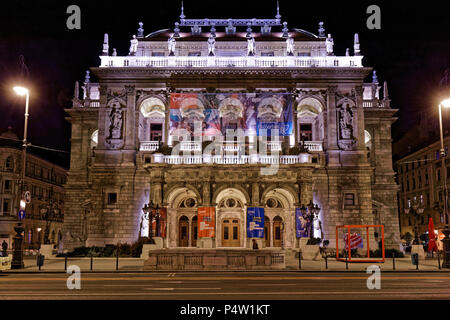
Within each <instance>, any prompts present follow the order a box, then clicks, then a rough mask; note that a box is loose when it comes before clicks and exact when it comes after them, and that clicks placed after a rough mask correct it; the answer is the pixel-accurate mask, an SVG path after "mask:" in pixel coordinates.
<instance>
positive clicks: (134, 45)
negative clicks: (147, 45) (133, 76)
mask: <svg viewBox="0 0 450 320" xmlns="http://www.w3.org/2000/svg"><path fill="white" fill-rule="evenodd" d="M138 43H139V41H138V39H136V35H133V39H131V40H130V53H129V55H130V56H135V55H136V52H137V47H138Z"/></svg>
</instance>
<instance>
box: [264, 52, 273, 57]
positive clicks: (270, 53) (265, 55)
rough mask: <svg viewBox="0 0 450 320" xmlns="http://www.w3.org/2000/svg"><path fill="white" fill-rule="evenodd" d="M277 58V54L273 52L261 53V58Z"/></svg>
mask: <svg viewBox="0 0 450 320" xmlns="http://www.w3.org/2000/svg"><path fill="white" fill-rule="evenodd" d="M273 56H275V53H274V52H273V51H272V52H261V57H273Z"/></svg>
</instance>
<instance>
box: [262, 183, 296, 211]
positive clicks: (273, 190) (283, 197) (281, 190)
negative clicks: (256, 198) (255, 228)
mask: <svg viewBox="0 0 450 320" xmlns="http://www.w3.org/2000/svg"><path fill="white" fill-rule="evenodd" d="M271 196H272V197H275V198H276V199H278V200H279V201H280V202H281V203H282V205H283V208H285V209H289V208H294V207H295V204H296V203H298V202H299V200H298V196H297V194H296V193H295V192H294V190H293V189H292V188H291V187H290V186H283V187H279V186H277V185H276V184H274V185H270V186H269V187H267V188H266V189H265V190H264V192H263V193H262V195H261V201H262V203H263V204H265V203H266V200H267V198H269V197H271Z"/></svg>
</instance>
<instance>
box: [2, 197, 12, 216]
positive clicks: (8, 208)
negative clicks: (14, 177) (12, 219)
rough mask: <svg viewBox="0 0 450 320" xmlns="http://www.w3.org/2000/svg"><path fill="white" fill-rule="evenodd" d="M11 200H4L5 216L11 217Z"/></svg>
mask: <svg viewBox="0 0 450 320" xmlns="http://www.w3.org/2000/svg"><path fill="white" fill-rule="evenodd" d="M10 209H11V208H10V200H9V199H5V200H3V206H2V212H3V215H4V216H9V215H10Z"/></svg>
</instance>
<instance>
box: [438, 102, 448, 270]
mask: <svg viewBox="0 0 450 320" xmlns="http://www.w3.org/2000/svg"><path fill="white" fill-rule="evenodd" d="M442 107H444V108H448V107H450V99H446V100H443V101H442V102H441V103H440V104H439V132H440V138H441V150H440V157H441V166H442V172H443V175H444V221H445V228H444V230H442V233H443V234H444V235H445V238H444V239H443V240H442V242H443V247H444V248H443V249H444V262H443V267H444V268H450V229H449V228H448V224H449V220H450V219H449V216H448V191H447V167H446V165H445V148H444V133H443V130H442Z"/></svg>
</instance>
